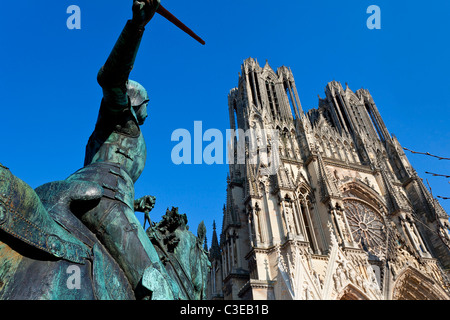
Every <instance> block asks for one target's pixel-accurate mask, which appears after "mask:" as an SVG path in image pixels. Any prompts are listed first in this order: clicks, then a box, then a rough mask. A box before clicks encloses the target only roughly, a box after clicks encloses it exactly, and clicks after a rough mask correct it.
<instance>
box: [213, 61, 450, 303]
mask: <svg viewBox="0 0 450 320" xmlns="http://www.w3.org/2000/svg"><path fill="white" fill-rule="evenodd" d="M228 105H229V117H230V128H231V129H234V130H237V129H241V131H236V132H238V133H237V134H236V136H235V137H234V140H233V142H234V144H235V145H237V144H239V142H241V143H242V144H241V146H244V147H242V148H243V149H245V153H244V154H245V159H244V161H231V164H230V168H229V176H228V178H227V179H228V181H227V182H228V184H227V192H226V204H225V206H224V212H223V223H222V232H221V234H220V241H218V240H217V235H216V234H215V232H216V231H215V227H214V235H213V237H216V240H215V243H214V244H213V246H212V248H211V251H210V257H211V260H212V264H213V266H214V268H213V270H212V271H211V278H213V280H214V281H213V282H214V289H212V288H211V287H210V292H212V293H213V294H214V298H222V297H223V298H224V299H255V300H259V299H282V300H286V299H294V300H297V299H323V300H329V299H373V300H381V299H449V295H448V291H447V289H448V288H447V285H448V283H447V275H446V272H445V270H448V269H449V268H450V238H449V235H448V228H449V226H450V225H449V222H448V215H447V213H446V212H445V211H444V210H443V208H442V207H441V206H440V205H439V203H438V201H437V200H435V199H433V198H432V197H431V195H430V193H429V192H428V190H427V188H426V187H425V186H424V184H423V182H422V180H421V179H420V178H419V177H418V175H417V173H416V171H415V170H414V168H413V167H412V166H411V164H410V163H409V161H408V159H407V157H406V155H405V153H404V152H403V148H402V147H401V145H400V143H399V142H398V141H397V139H396V138H395V137H393V136H391V135H390V134H389V131H388V130H387V128H386V126H385V124H384V122H383V119H382V117H381V115H380V113H379V111H378V109H377V106H376V104H375V102H374V100H373V98H372V96H371V94H370V93H369V91H367V90H365V89H361V90H358V91H356V92H353V91H352V90H351V89H350V88H349V87H348V86H347V85H345V88H344V87H343V86H342V85H341V84H340V83H339V82H335V81H333V82H330V83H328V85H327V86H326V88H325V98H320V97H319V105H318V108H317V109H312V110H309V111H308V112H306V113H305V112H304V111H303V108H302V105H301V102H300V99H299V93H298V91H297V88H296V85H295V81H294V77H293V74H292V72H291V70H290V69H289V68H286V67H281V68H279V69H278V70H277V71H276V72H275V71H274V70H273V69H272V68H271V67H270V65H269V64H268V63H267V62H266V64H265V66H264V67H260V65H259V64H258V62H257V61H256V60H254V59H252V58H249V59H247V60H245V61H244V63H243V65H242V69H241V73H240V75H239V82H238V87H236V88H234V89H232V90H231V91H230V93H229V96H228ZM249 130H257V132H259V136H258V135H257V138H256V140H258V141H259V139H261V141H266V142H267V143H266V146H267V148H266V151H267V156H268V157H267V159H269V160H267V159H266V160H267V161H263V158H262V154H263V152H262V151H263V150H262V149H260V147H259V143H256V144H254V145H257V147H256V149H255V148H253V147H252V144H253V143H254V141H251V140H252V136H251V135H247V134H243V133H246V132H248V131H249ZM274 131H275V132H277V138H278V139H277V141H274V139H273V137H269V136H268V134H267V133H268V132H274ZM274 142H276V143H274ZM232 150H233V152H234V154H233V153H232V154H231V155H230V156H231V157H232V158H234V160H236V159H237V158H239V154H238V153H239V152H238V151H239V150H240V149H239V148H233V149H232ZM241 151H242V150H241ZM252 155H253V156H254V157H252ZM241 159H242V153H241ZM250 160H252V161H250ZM268 167H271V168H272V169H274V168H275V170H267V169H268ZM218 242H220V243H218ZM213 247H214V250H213ZM219 282H220V283H219ZM211 283H212V282H211V281H210V284H211ZM219 291H220V292H219Z"/></svg>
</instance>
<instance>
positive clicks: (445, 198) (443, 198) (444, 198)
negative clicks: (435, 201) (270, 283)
mask: <svg viewBox="0 0 450 320" xmlns="http://www.w3.org/2000/svg"><path fill="white" fill-rule="evenodd" d="M438 198H439V199H442V200H450V198H447V197H441V196H438Z"/></svg>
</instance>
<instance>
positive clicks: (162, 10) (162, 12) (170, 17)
mask: <svg viewBox="0 0 450 320" xmlns="http://www.w3.org/2000/svg"><path fill="white" fill-rule="evenodd" d="M156 12H157V13H159V14H160V15H161V16H163V17H164V18H166V19H167V20H169V21H170V22H172V23H173V24H174V25H176V26H177V27H178V28H180V29H181V30H183V31H184V32H186V33H187V34H188V35H190V36H191V37H192V38H194V39H195V40H197V41H198V42H200V43H201V44H203V45H204V44H205V41H204V40H203V39H202V38H200V37H199V36H198V35H197V34H195V32H194V31H192V30H191V29H189V28H188V27H187V26H186V25H185V24H184V23H183V22H181V21H180V20H178V19H177V18H176V17H175V16H174V15H173V14H171V13H170V12H169V11H167V9H166V8H164V7H163V6H162V5H159V7H158V10H156Z"/></svg>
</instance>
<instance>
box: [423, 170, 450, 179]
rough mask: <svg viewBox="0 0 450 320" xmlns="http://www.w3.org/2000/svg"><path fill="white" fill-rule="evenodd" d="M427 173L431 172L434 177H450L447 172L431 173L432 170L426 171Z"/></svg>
mask: <svg viewBox="0 0 450 320" xmlns="http://www.w3.org/2000/svg"><path fill="white" fill-rule="evenodd" d="M425 173H426V174H431V175H432V176H433V177H444V178H450V176H447V175H445V174H439V173H431V172H427V171H425Z"/></svg>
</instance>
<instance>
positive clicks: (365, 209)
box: [345, 200, 386, 258]
mask: <svg viewBox="0 0 450 320" xmlns="http://www.w3.org/2000/svg"><path fill="white" fill-rule="evenodd" d="M345 214H346V217H347V220H348V223H349V225H350V229H351V231H352V235H353V239H354V240H355V241H356V242H357V243H359V244H360V245H361V246H362V248H363V249H364V250H366V251H368V252H369V253H371V254H373V255H375V256H377V257H378V258H382V257H384V255H385V248H386V229H385V226H384V223H383V219H382V217H381V216H380V215H379V214H378V213H377V212H375V210H374V209H372V208H371V207H370V206H368V205H366V204H364V203H362V202H360V201H355V200H346V201H345Z"/></svg>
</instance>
